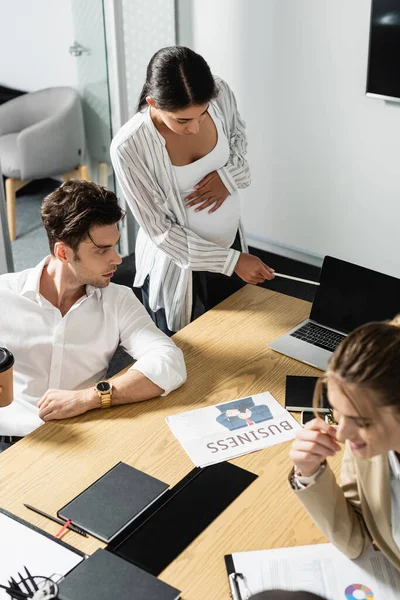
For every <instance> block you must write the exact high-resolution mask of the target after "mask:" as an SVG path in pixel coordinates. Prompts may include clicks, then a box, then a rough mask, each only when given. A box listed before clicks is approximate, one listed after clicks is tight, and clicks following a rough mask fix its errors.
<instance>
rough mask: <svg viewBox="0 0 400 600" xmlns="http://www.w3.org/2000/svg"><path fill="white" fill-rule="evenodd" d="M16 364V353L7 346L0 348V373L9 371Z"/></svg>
mask: <svg viewBox="0 0 400 600" xmlns="http://www.w3.org/2000/svg"><path fill="white" fill-rule="evenodd" d="M13 364H14V355H13V354H12V353H11V352H10V351H9V350H7V348H0V373H3V372H4V371H7V369H9V368H10V367H12V366H13Z"/></svg>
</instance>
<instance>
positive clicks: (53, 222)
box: [40, 179, 125, 255]
mask: <svg viewBox="0 0 400 600" xmlns="http://www.w3.org/2000/svg"><path fill="white" fill-rule="evenodd" d="M40 212H41V216H42V221H43V225H44V227H45V229H46V233H47V238H48V240H49V246H50V252H51V253H52V254H53V253H54V244H55V243H56V242H65V243H66V244H67V245H68V246H69V247H70V248H72V249H73V251H74V253H75V255H76V253H77V251H78V248H79V244H80V243H81V242H82V241H83V240H85V239H86V238H87V237H88V234H89V230H90V229H91V227H94V226H95V225H114V223H118V221H120V220H121V219H122V218H123V217H124V216H125V212H124V211H123V210H122V208H121V207H120V206H119V204H118V199H117V197H116V195H115V194H114V192H112V191H111V190H108V189H107V188H105V187H101V186H100V185H97V184H95V183H92V182H91V181H79V180H77V179H76V180H74V179H70V180H69V181H66V182H65V183H63V184H62V185H60V187H58V188H57V189H56V190H54V192H51V194H49V195H48V196H46V198H45V199H44V200H43V202H42V206H41V211H40Z"/></svg>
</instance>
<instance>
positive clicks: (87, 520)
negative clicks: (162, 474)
mask: <svg viewBox="0 0 400 600" xmlns="http://www.w3.org/2000/svg"><path fill="white" fill-rule="evenodd" d="M168 487H169V486H168V485H167V484H166V483H163V482H162V481H160V480H159V479H155V478H154V477H151V476H150V475H147V474H146V473H143V471H138V469H135V468H134V467H131V466H129V465H127V464H125V463H123V462H120V463H118V464H117V465H115V467H113V468H112V469H110V471H107V473H105V475H103V476H102V477H100V479H97V481H95V482H94V483H92V485H90V486H89V487H88V488H86V489H85V490H84V491H83V492H82V493H81V494H79V496H76V498H74V499H73V500H71V502H69V503H68V504H66V505H65V506H64V507H63V508H60V510H59V511H58V513H57V514H58V516H59V517H60V518H61V519H64V520H68V519H71V521H72V523H73V524H74V525H77V526H78V527H81V528H82V529H84V530H85V531H87V532H88V533H90V534H91V535H93V536H94V537H97V538H98V539H99V540H102V541H103V542H110V541H111V540H112V539H113V538H114V537H115V536H116V535H118V533H120V532H121V531H122V530H123V529H125V527H127V526H128V525H129V524H130V523H132V521H134V520H135V519H136V518H137V517H138V516H139V515H140V514H141V513H142V512H143V511H144V510H145V509H146V508H148V507H149V506H150V505H151V504H153V502H155V501H156V500H157V498H159V497H160V496H161V495H162V494H164V493H165V492H166V491H167V489H168Z"/></svg>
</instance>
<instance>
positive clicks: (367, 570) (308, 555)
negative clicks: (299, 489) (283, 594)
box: [232, 544, 400, 600]
mask: <svg viewBox="0 0 400 600" xmlns="http://www.w3.org/2000/svg"><path fill="white" fill-rule="evenodd" d="M232 559H233V564H234V568H235V572H236V573H242V574H243V579H242V578H238V579H237V581H238V586H239V590H240V595H241V598H242V600H245V599H246V598H247V597H249V595H250V594H255V593H257V592H261V591H263V590H268V589H283V590H304V591H308V592H314V593H315V594H320V595H321V596H322V597H323V598H326V599H327V600H364V599H365V600H398V598H399V597H400V573H399V572H398V571H397V570H396V569H395V568H394V567H393V566H392V565H391V563H390V562H389V561H388V560H387V559H386V558H385V557H384V555H383V554H382V553H381V552H375V551H374V550H373V549H372V548H371V550H370V551H369V552H367V553H365V554H364V555H363V556H362V557H360V558H358V559H357V560H350V559H349V558H347V557H346V556H345V555H344V554H342V553H341V552H340V551H339V550H338V549H337V548H335V546H332V544H318V545H314V546H298V547H295V548H281V549H278V550H261V551H256V552H239V553H235V554H232Z"/></svg>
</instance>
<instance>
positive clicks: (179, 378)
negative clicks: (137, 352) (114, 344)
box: [128, 347, 186, 396]
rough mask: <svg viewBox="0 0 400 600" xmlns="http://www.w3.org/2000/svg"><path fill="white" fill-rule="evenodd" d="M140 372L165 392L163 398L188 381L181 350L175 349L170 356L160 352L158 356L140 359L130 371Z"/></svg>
mask: <svg viewBox="0 0 400 600" xmlns="http://www.w3.org/2000/svg"><path fill="white" fill-rule="evenodd" d="M128 370H129V371H130V370H135V371H139V372H140V373H142V375H144V376H145V377H147V379H149V380H150V381H151V382H153V383H154V384H155V385H158V387H159V388H161V389H162V390H164V392H163V393H162V394H161V396H167V395H168V394H169V393H170V392H172V391H173V390H176V389H177V388H178V387H180V386H181V385H182V384H183V383H184V382H185V381H186V366H185V361H184V358H183V354H182V351H181V350H180V348H177V347H175V348H174V349H173V351H172V352H171V353H170V354H167V355H165V354H163V353H162V352H160V353H159V354H158V356H157V354H156V353H152V355H151V356H148V357H147V356H146V357H142V358H139V360H137V361H136V362H135V363H134V364H133V365H132V366H131V367H130V368H129V369H128Z"/></svg>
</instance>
